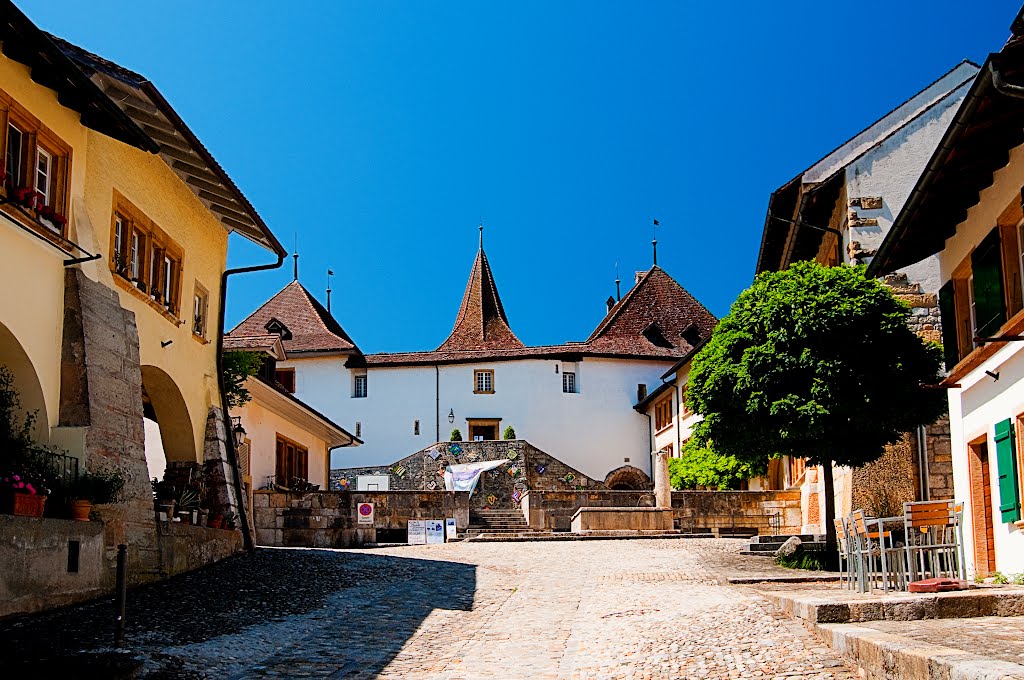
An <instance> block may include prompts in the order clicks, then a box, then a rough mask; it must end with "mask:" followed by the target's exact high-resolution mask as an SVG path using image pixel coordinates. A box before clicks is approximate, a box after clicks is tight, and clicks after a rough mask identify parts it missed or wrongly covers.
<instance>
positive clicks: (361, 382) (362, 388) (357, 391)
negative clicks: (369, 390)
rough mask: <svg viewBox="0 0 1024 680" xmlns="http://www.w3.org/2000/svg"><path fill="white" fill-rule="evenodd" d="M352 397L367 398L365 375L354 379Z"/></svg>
mask: <svg viewBox="0 0 1024 680" xmlns="http://www.w3.org/2000/svg"><path fill="white" fill-rule="evenodd" d="M352 397H353V398H354V399H363V398H365V397H366V374H365V373H363V374H362V375H357V376H355V377H354V378H353V379H352ZM357 436H358V435H357Z"/></svg>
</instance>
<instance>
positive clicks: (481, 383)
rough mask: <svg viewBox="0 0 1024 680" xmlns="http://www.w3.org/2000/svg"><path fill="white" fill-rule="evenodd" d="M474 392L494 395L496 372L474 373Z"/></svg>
mask: <svg viewBox="0 0 1024 680" xmlns="http://www.w3.org/2000/svg"><path fill="white" fill-rule="evenodd" d="M473 392H474V393H475V394H494V371H490V370H487V371H473Z"/></svg>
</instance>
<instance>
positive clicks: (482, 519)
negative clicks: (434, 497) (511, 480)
mask: <svg viewBox="0 0 1024 680" xmlns="http://www.w3.org/2000/svg"><path fill="white" fill-rule="evenodd" d="M549 533H551V532H549V531H537V530H534V529H531V528H530V525H529V524H528V523H527V522H526V518H525V517H523V513H522V512H521V511H520V510H518V509H514V508H513V509H502V508H493V509H490V510H471V511H470V513H469V528H467V529H466V531H465V532H463V536H465V537H466V540H473V539H476V538H520V537H524V536H540V535H546V534H549Z"/></svg>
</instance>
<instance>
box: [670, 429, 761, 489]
mask: <svg viewBox="0 0 1024 680" xmlns="http://www.w3.org/2000/svg"><path fill="white" fill-rule="evenodd" d="M767 469H768V465H767V463H765V462H764V461H757V460H755V461H741V460H737V459H736V457H735V456H723V455H721V454H718V453H715V452H714V451H713V450H711V448H708V447H704V446H700V445H698V444H696V443H695V442H694V441H693V440H690V441H688V442H687V443H686V444H684V445H683V457H682V458H670V459H669V461H668V474H669V483H670V484H671V485H672V488H673V489H676V490H677V491H682V490H684V489H693V488H696V487H698V486H704V487H709V488H713V489H738V488H739V486H740V482H743V481H745V480H748V479H750V478H751V477H758V476H761V475H764V474H765V473H766V472H767Z"/></svg>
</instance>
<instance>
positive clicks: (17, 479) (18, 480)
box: [13, 475, 21, 482]
mask: <svg viewBox="0 0 1024 680" xmlns="http://www.w3.org/2000/svg"><path fill="white" fill-rule="evenodd" d="M13 479H14V481H16V482H20V481H21V477H19V476H18V475H14V478H13Z"/></svg>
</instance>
